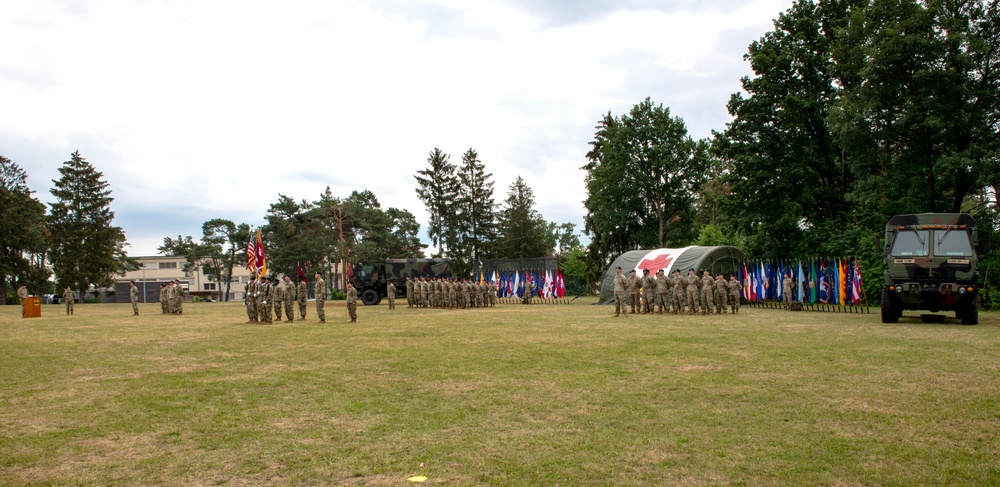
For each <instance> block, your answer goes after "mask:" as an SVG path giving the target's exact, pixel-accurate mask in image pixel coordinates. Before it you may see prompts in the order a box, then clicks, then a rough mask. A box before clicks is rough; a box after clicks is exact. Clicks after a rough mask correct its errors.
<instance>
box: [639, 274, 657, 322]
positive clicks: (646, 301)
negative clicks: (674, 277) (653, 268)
mask: <svg viewBox="0 0 1000 487" xmlns="http://www.w3.org/2000/svg"><path fill="white" fill-rule="evenodd" d="M640 284H641V285H642V314H652V312H653V308H654V305H655V304H656V278H655V277H653V276H652V275H651V274H650V273H649V269H643V270H642V279H641V281H640Z"/></svg>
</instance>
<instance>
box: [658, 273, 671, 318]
mask: <svg viewBox="0 0 1000 487" xmlns="http://www.w3.org/2000/svg"><path fill="white" fill-rule="evenodd" d="M656 304H657V306H659V308H660V309H659V311H658V313H659V314H661V315H662V314H663V311H664V310H666V311H667V312H668V313H669V312H670V279H667V276H666V275H665V274H664V273H663V269H660V270H658V271H656Z"/></svg>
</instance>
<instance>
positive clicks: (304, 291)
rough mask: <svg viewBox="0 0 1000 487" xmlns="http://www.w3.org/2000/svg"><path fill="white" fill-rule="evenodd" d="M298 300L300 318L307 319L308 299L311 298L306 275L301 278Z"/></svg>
mask: <svg viewBox="0 0 1000 487" xmlns="http://www.w3.org/2000/svg"><path fill="white" fill-rule="evenodd" d="M297 294H298V296H297V298H298V300H299V317H300V318H299V319H301V320H303V321H305V319H306V300H308V299H309V288H308V287H307V286H306V276H302V277H300V278H299V287H298V293H297Z"/></svg>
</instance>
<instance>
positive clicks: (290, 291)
mask: <svg viewBox="0 0 1000 487" xmlns="http://www.w3.org/2000/svg"><path fill="white" fill-rule="evenodd" d="M284 286H285V294H284V295H283V296H282V301H284V304H285V316H286V317H288V319H287V320H285V321H287V322H289V323H291V322H292V321H295V318H294V311H295V304H294V303H295V284H293V283H292V278H291V277H289V276H288V275H286V276H285V280H284Z"/></svg>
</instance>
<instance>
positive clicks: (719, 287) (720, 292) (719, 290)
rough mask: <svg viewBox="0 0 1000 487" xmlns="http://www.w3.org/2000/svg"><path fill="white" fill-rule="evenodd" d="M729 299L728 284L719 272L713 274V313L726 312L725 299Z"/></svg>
mask: <svg viewBox="0 0 1000 487" xmlns="http://www.w3.org/2000/svg"><path fill="white" fill-rule="evenodd" d="M728 299H729V284H727V283H726V278H725V277H723V275H722V273H721V272H720V273H719V275H717V276H715V314H717V315H721V314H725V313H726V301H727V300H728Z"/></svg>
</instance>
